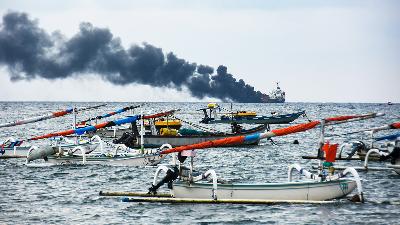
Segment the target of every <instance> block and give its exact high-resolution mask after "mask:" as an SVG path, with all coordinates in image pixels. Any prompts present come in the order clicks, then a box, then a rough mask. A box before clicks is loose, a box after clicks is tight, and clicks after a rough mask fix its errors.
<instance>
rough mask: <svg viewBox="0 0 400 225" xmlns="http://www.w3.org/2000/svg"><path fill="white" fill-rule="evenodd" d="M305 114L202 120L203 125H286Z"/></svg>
mask: <svg viewBox="0 0 400 225" xmlns="http://www.w3.org/2000/svg"><path fill="white" fill-rule="evenodd" d="M303 114H304V111H302V112H297V113H291V114H285V115H276V116H255V117H237V118H226V119H208V120H207V119H205V120H202V121H201V122H202V123H207V124H214V123H233V122H235V123H238V124H240V123H246V124H286V123H290V122H293V121H294V120H296V119H297V118H299V117H300V116H301V115H303Z"/></svg>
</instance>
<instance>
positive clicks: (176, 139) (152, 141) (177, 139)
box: [96, 125, 267, 148]
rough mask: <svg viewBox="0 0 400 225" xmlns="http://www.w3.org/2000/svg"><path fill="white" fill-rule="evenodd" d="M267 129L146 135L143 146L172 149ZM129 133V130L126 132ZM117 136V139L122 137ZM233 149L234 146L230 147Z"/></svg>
mask: <svg viewBox="0 0 400 225" xmlns="http://www.w3.org/2000/svg"><path fill="white" fill-rule="evenodd" d="M266 129H267V126H266V125H262V126H258V127H256V128H253V129H251V130H248V131H246V132H243V133H237V134H212V135H179V136H162V135H144V136H143V142H144V143H143V144H144V147H145V148H158V147H160V146H162V145H163V144H170V145H171V146H172V147H178V146H183V145H191V144H196V143H200V142H205V141H212V140H217V139H222V138H228V137H236V136H242V135H251V134H255V133H258V132H263V131H265V130H266ZM124 131H125V132H127V130H124ZM96 134H97V135H99V136H100V137H101V138H111V137H110V136H111V135H114V131H111V130H110V131H100V132H98V133H96ZM122 134H123V131H118V130H117V132H116V135H120V136H122ZM120 136H117V137H120ZM258 143H259V140H252V141H248V142H245V143H241V144H238V145H233V146H243V145H257V144H258ZM133 147H134V148H140V147H141V146H140V137H136V142H135V143H134V146H133ZM230 147H232V146H230Z"/></svg>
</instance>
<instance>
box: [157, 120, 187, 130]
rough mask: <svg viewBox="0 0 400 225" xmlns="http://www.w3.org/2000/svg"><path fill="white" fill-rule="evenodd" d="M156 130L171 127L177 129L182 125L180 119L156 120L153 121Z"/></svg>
mask: <svg viewBox="0 0 400 225" xmlns="http://www.w3.org/2000/svg"><path fill="white" fill-rule="evenodd" d="M154 125H155V127H156V129H157V130H160V129H161V128H172V129H176V130H179V129H180V128H181V127H182V122H181V121H180V120H166V119H164V120H157V121H155V123H154Z"/></svg>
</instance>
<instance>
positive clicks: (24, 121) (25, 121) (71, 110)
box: [0, 104, 106, 128]
mask: <svg viewBox="0 0 400 225" xmlns="http://www.w3.org/2000/svg"><path fill="white" fill-rule="evenodd" d="M105 105H106V104H101V105H96V106H90V107H86V108H81V109H75V108H69V109H66V110H62V111H58V112H52V113H48V114H45V115H43V116H37V117H31V118H27V119H22V120H17V121H13V122H8V123H3V124H0V128H3V127H13V126H18V125H22V124H28V123H36V122H39V121H43V120H48V119H52V118H56V117H61V116H65V115H68V114H71V113H74V112H77V111H85V110H89V109H96V108H100V107H102V106H105Z"/></svg>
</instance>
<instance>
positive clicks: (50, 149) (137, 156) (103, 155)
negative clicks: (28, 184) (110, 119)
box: [26, 136, 169, 167]
mask: <svg viewBox="0 0 400 225" xmlns="http://www.w3.org/2000/svg"><path fill="white" fill-rule="evenodd" d="M94 139H95V140H97V142H93V145H79V144H78V145H75V147H74V148H72V149H71V148H70V146H67V147H65V146H61V145H60V146H54V145H52V146H44V147H41V148H39V147H33V148H31V150H30V151H29V152H28V154H27V160H26V164H27V165H28V166H33V167H34V166H38V165H41V164H40V163H39V164H31V162H32V161H35V160H38V159H43V160H44V161H45V164H46V166H48V165H70V164H88V165H93V164H96V165H112V166H153V165H157V164H158V163H159V162H160V161H161V160H162V159H163V158H164V157H165V155H160V154H157V152H158V150H144V151H140V150H132V149H129V148H127V147H125V146H122V145H114V146H113V148H107V147H104V145H105V143H103V141H102V140H101V139H100V138H99V137H98V136H94V137H92V139H91V140H92V141H94ZM93 146H95V148H93ZM163 147H164V146H163ZM168 147H169V146H168Z"/></svg>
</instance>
